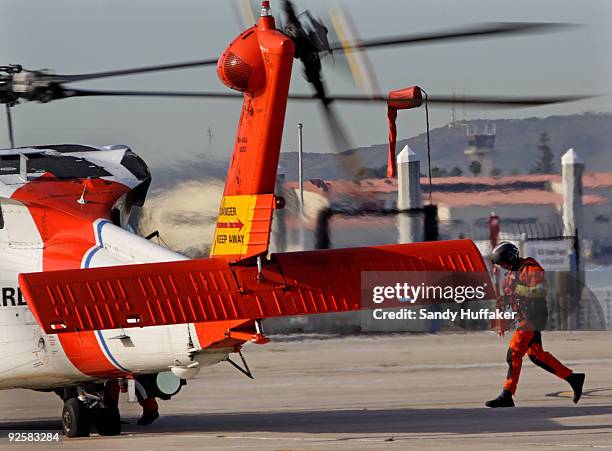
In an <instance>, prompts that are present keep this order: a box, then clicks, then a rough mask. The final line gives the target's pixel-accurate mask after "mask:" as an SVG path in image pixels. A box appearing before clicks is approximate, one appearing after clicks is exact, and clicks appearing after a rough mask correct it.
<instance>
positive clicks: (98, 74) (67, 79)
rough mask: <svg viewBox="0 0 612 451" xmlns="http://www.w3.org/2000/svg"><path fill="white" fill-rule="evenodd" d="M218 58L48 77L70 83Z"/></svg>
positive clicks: (212, 62)
mask: <svg viewBox="0 0 612 451" xmlns="http://www.w3.org/2000/svg"><path fill="white" fill-rule="evenodd" d="M217 60H218V58H209V59H205V60H196V61H186V62H184V63H174V64H160V65H156V66H144V67H135V68H131V69H119V70H110V71H105V72H93V73H90V74H77V75H48V77H49V78H50V79H51V80H52V81H54V82H57V83H70V82H75V81H84V80H94V79H98V78H109V77H120V76H124V75H136V74H145V73H148V72H163V71H168V70H177V69H190V68H193V67H202V66H212V65H215V64H217Z"/></svg>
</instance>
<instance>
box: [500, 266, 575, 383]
mask: <svg viewBox="0 0 612 451" xmlns="http://www.w3.org/2000/svg"><path fill="white" fill-rule="evenodd" d="M503 291H504V295H505V296H506V297H507V299H509V300H510V302H511V305H512V308H513V310H514V311H515V312H516V313H517V316H516V319H517V328H516V332H514V335H513V336H512V339H511V340H510V347H509V348H508V354H507V357H506V360H507V362H508V375H507V377H506V382H505V383H504V390H509V391H510V392H511V393H512V394H514V393H515V392H516V386H517V384H518V380H519V376H520V374H521V367H522V365H523V357H524V356H525V354H527V355H528V356H529V358H530V359H531V361H532V362H533V363H535V364H536V365H538V366H539V367H540V368H542V369H545V370H546V371H548V372H550V373H552V374H554V375H556V376H557V377H559V378H561V379H565V378H567V377H568V376H569V375H570V374H572V371H571V370H570V369H569V368H567V367H566V366H565V365H563V364H562V363H561V362H560V361H559V360H557V359H556V358H555V357H554V356H553V355H552V354H550V353H548V352H546V351H544V349H542V332H541V330H542V329H545V328H546V321H547V319H548V311H547V308H546V278H545V275H544V269H543V268H542V266H540V264H539V263H538V262H537V261H536V260H534V259H533V258H524V259H521V264H520V267H519V269H518V271H508V272H507V274H506V277H505V279H504V283H503Z"/></svg>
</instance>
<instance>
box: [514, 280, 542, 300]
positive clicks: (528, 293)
mask: <svg viewBox="0 0 612 451" xmlns="http://www.w3.org/2000/svg"><path fill="white" fill-rule="evenodd" d="M514 294H515V295H516V296H519V297H521V298H542V297H546V286H545V285H544V284H542V283H540V284H538V285H536V286H535V287H528V286H527V285H523V284H520V283H519V284H517V285H516V288H515V289H514Z"/></svg>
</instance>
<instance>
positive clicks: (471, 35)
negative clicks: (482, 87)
mask: <svg viewBox="0 0 612 451" xmlns="http://www.w3.org/2000/svg"><path fill="white" fill-rule="evenodd" d="M576 26H577V25H576V24H571V23H562V22H484V23H477V24H473V25H467V26H464V27H461V28H457V29H455V30H450V31H439V32H431V33H413V34H406V35H401V36H390V37H386V38H374V39H364V40H363V41H359V42H334V43H332V44H330V47H331V50H332V51H334V52H344V51H348V52H350V51H351V49H352V48H361V49H366V48H376V47H388V46H389V47H390V46H396V45H416V44H429V43H434V42H440V41H461V40H467V39H475V38H482V37H489V36H493V35H511V34H534V33H550V32H555V31H560V30H562V29H569V28H573V27H576Z"/></svg>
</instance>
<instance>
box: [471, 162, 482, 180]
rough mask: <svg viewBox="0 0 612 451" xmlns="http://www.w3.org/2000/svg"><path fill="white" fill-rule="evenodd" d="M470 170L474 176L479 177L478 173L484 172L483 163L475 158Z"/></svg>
mask: <svg viewBox="0 0 612 451" xmlns="http://www.w3.org/2000/svg"><path fill="white" fill-rule="evenodd" d="M469 170H470V172H471V173H472V175H473V176H474V177H478V174H480V173H481V172H482V165H481V164H480V162H479V161H476V160H474V161H472V162H471V163H470V167H469Z"/></svg>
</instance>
